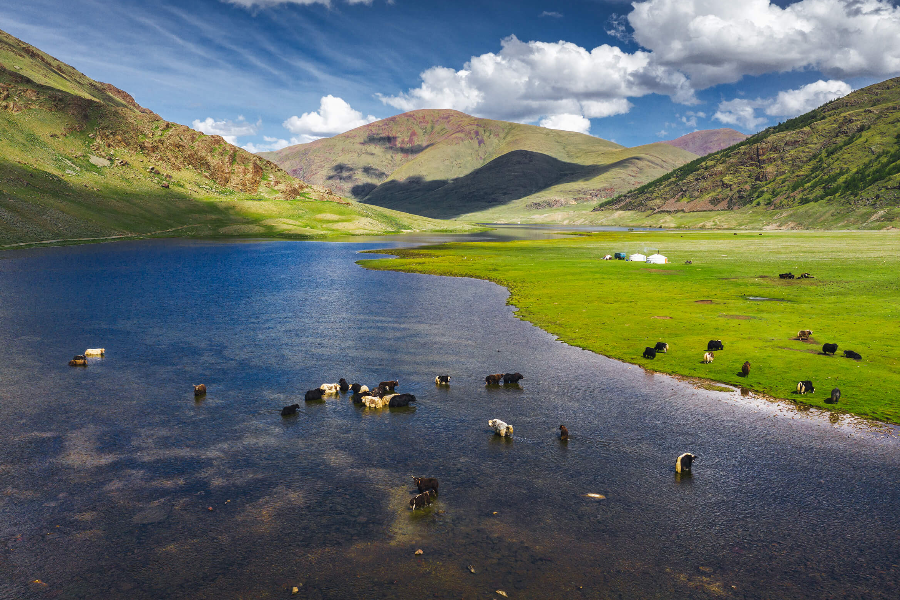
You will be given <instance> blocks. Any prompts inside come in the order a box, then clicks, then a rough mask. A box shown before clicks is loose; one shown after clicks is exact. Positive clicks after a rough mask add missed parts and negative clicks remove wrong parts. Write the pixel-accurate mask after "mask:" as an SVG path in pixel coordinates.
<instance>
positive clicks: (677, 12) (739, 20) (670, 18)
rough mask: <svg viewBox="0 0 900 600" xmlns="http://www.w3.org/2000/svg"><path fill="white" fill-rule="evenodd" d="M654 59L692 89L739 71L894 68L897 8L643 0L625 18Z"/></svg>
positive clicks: (805, 0)
mask: <svg viewBox="0 0 900 600" xmlns="http://www.w3.org/2000/svg"><path fill="white" fill-rule="evenodd" d="M628 22H629V23H630V24H631V26H632V27H633V28H634V38H635V40H636V41H637V42H638V43H640V44H641V45H642V46H643V47H644V48H647V49H649V50H651V51H652V53H653V58H654V61H655V62H656V63H657V64H658V65H660V66H662V67H669V68H673V69H677V70H679V71H681V72H683V73H685V74H686V75H688V76H689V77H690V79H691V82H692V85H693V86H694V89H704V88H707V87H710V86H713V85H717V84H720V83H728V82H734V81H737V80H739V79H740V78H741V77H743V76H744V75H761V74H764V73H770V72H775V71H782V72H783V71H793V70H802V69H810V68H812V69H816V70H819V71H821V72H823V73H825V74H826V75H830V76H839V77H856V76H890V75H895V74H897V73H900V8H898V7H896V6H894V5H893V4H892V3H891V2H890V1H888V0H801V1H800V2H795V3H793V4H790V5H789V6H787V7H786V8H780V7H779V6H777V5H775V4H773V3H771V2H770V1H769V0H741V1H735V0H646V1H644V2H635V3H634V10H633V11H632V12H631V13H630V14H629V15H628Z"/></svg>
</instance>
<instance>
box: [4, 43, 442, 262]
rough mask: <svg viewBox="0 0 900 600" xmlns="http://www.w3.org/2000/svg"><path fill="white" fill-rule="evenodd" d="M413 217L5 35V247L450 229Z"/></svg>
mask: <svg viewBox="0 0 900 600" xmlns="http://www.w3.org/2000/svg"><path fill="white" fill-rule="evenodd" d="M321 215H326V216H325V217H321ZM412 220H413V221H416V223H415V224H413V223H412V221H410V220H404V218H403V217H402V216H401V215H398V214H395V213H389V212H385V211H380V212H379V211H378V210H376V209H374V208H372V207H361V206H359V205H357V204H356V203H352V202H350V201H348V200H345V199H343V198H341V197H339V196H338V195H336V194H334V193H333V192H331V191H330V190H328V189H325V188H319V187H316V186H310V185H307V184H306V183H304V182H303V181H301V180H299V179H296V178H294V177H293V176H291V175H289V174H288V173H286V172H285V171H283V170H282V169H281V168H280V167H278V166H277V165H275V164H274V163H272V162H270V161H268V160H266V159H264V158H262V157H259V156H256V155H253V154H250V153H249V152H246V151H244V150H242V149H240V148H237V147H235V146H232V145H231V144H228V143H227V142H225V140H223V139H222V138H221V137H219V136H206V135H204V134H202V133H199V132H197V131H194V130H193V129H190V128H188V127H185V126H183V125H179V124H177V123H171V122H168V121H165V120H164V119H162V118H160V117H159V116H158V115H156V114H155V113H153V112H152V111H150V110H148V109H146V108H143V107H141V106H139V105H138V103H137V102H135V100H134V99H133V98H132V97H131V96H130V95H129V94H128V93H126V92H124V91H122V90H119V89H117V88H115V87H114V86H112V85H109V84H105V83H100V82H97V81H94V80H92V79H90V78H89V77H87V76H85V75H84V74H82V73H80V72H78V71H77V70H76V69H74V68H72V67H70V66H69V65H66V64H64V63H62V62H60V61H58V60H56V59H55V58H53V57H51V56H49V55H47V54H45V53H43V52H41V51H40V50H38V49H36V48H34V47H33V46H30V45H28V44H26V43H24V42H22V41H20V40H18V39H16V38H15V37H13V36H10V35H8V34H6V33H4V32H0V246H7V247H8V246H10V245H14V244H23V243H34V242H43V241H48V240H72V239H85V238H113V237H120V236H133V235H137V234H141V235H148V234H155V235H159V234H169V235H296V236H312V235H321V234H325V233H329V232H332V233H336V232H341V233H347V232H382V231H391V230H397V229H409V228H418V226H422V227H425V228H441V227H446V225H441V224H435V223H426V222H425V221H424V220H422V219H421V218H418V217H413V218H412Z"/></svg>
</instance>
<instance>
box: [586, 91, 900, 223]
mask: <svg viewBox="0 0 900 600" xmlns="http://www.w3.org/2000/svg"><path fill="white" fill-rule="evenodd" d="M595 210H601V211H603V210H605V211H642V212H645V213H646V212H652V213H653V214H657V215H659V214H675V213H692V212H697V211H742V212H743V213H745V214H746V215H750V214H751V213H752V212H753V211H754V210H755V211H757V214H756V216H755V217H753V218H754V219H756V221H757V223H758V224H761V225H771V226H782V227H804V228H813V227H815V228H826V227H827V228H858V227H863V228H884V227H888V226H896V225H897V224H898V221H900V78H895V79H889V80H887V81H883V82H881V83H878V84H875V85H872V86H869V87H866V88H863V89H860V90H857V91H855V92H853V93H851V94H849V95H847V96H845V97H843V98H839V99H837V100H832V101H831V102H828V103H826V104H824V105H822V106H820V107H819V108H817V109H815V110H813V111H811V112H808V113H806V114H805V115H802V116H799V117H796V118H794V119H790V120H789V121H786V122H784V123H781V124H779V125H778V126H775V127H770V128H768V129H765V130H763V131H761V132H760V133H757V134H756V135H753V136H751V137H749V138H747V139H746V140H744V141H743V142H740V143H738V144H736V145H734V146H730V147H728V148H726V149H724V150H720V151H718V152H715V153H713V154H710V155H708V156H706V157H703V158H699V159H697V160H695V161H693V162H691V163H688V164H686V165H684V166H682V167H680V168H678V169H675V170H674V171H672V172H671V173H668V174H666V175H664V176H662V177H660V178H659V179H657V180H656V181H654V182H651V183H649V184H647V185H645V186H642V187H640V188H637V189H635V190H633V191H631V192H628V193H626V194H623V195H621V196H619V197H618V198H615V199H613V200H611V201H607V202H604V203H601V204H600V205H599V206H598V207H597V208H596V209H595ZM720 222H721V221H720ZM892 224H893V225H892Z"/></svg>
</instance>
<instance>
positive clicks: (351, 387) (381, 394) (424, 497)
mask: <svg viewBox="0 0 900 600" xmlns="http://www.w3.org/2000/svg"><path fill="white" fill-rule="evenodd" d="M784 275H785V274H782V277H783V276H784ZM786 275H790V274H789V273H788V274H786ZM804 275H806V276H807V277H808V276H809V275H808V274H806V273H804ZM801 277H802V275H801ZM790 278H793V275H790ZM810 336H812V330H809V329H803V330H801V331H800V332H799V333H798V334H797V338H796V339H798V340H800V341H804V342H805V341H809V339H810ZM724 349H725V345H724V344H723V343H722V340H709V343H708V344H707V346H706V352H705V353H704V355H703V363H705V364H708V363H711V362H712V361H713V359H714V358H715V356H714V354H713V352H718V351H722V350H724ZM837 350H838V345H837V344H833V343H827V344H824V345H823V346H822V353H823V354H826V355H827V354H831V355H832V356H834V354H835V353H836V352H837ZM668 351H669V344H667V343H666V342H657V343H656V345H655V346H653V347H651V346H647V347H646V348H644V353H643V357H644V358H647V359H655V358H656V356H657V354H660V353H668ZM105 353H106V350H105V349H104V348H88V349H87V350H85V352H84V354H79V355H76V356H75V357H74V358H73V359H72V360H70V361H69V366H72V367H86V366H87V364H88V363H87V357H89V356H91V357H103V356H104V355H105ZM844 356H845V357H846V358H852V359H855V360H861V359H862V356H861V355H860V354H859V353H857V352H854V351H853V350H844ZM749 374H750V362H749V361H745V362H744V364H743V365H741V375H742V376H743V377H746V376H747V375H749ZM522 379H525V377H524V376H523V375H522V374H521V373H495V374H491V375H488V376H486V377H485V378H484V382H485V385H489V386H498V385H500V384H503V385H518V384H519V381H521V380H522ZM434 383H435V385H439V386H447V385H450V376H449V375H438V376H437V377H435V378H434ZM399 385H400V382H399V381H397V380H389V381H382V382H380V383H379V384H378V385H377V386H375V387H374V388H371V389H370V388H369V387H368V386H366V385H362V384H359V383H353V384H350V383H348V382H347V380H346V379H344V378H343V377H342V378H341V379H340V380H339V381H338V383H323V384H322V385H320V386H319V387H318V388H314V389H311V390H308V391H307V392H306V394H305V395H304V401H306V402H315V401H320V400H323V399H324V398H325V397H326V396H335V395H337V394H339V393H346V392H352V395H351V396H350V398H351V400H352V401H353V403H354V404H362V405H364V406H366V407H367V408H385V407H388V408H399V407H405V406H409V404H410V402H415V401H416V397H415V396H414V395H413V394H398V393H395V390H396V388H397V386H399ZM813 392H815V387H813V383H812V381H809V380H804V381H800V382H798V383H797V393H799V394H808V393H813ZM205 395H206V385H205V384H198V385H194V397H195V398H202V397H203V396H205ZM840 398H841V390H840V389H838V388H834V389H833V390H831V395H830V396H829V398H828V399H826V400H825V402H826V403H828V404H833V403H836V402H838V401H839V400H840ZM299 409H300V405H299V404H291V405H289V406H285V407H284V408H282V409H281V416H282V417H290V416H293V415H296V414H297V411H298V410H299ZM488 426H489V427H490V428H491V429H493V430H494V434H495V435H498V436H500V437H512V435H513V426H512V425H511V424H509V423H506V422H504V421H501V420H500V419H491V420H490V421H488ZM559 439H560V441H563V442H565V441H568V439H569V430H568V429H567V428H566V426H565V425H560V426H559ZM696 459H697V457H696V456H695V455H694V454H691V453H690V452H685V453H684V454H681V455H680V456H679V457H678V458H677V459H676V460H675V471H676V472H677V473H690V471H691V466H692V463H693V461H694V460H696ZM413 481H414V483H415V485H416V488H417V489H418V491H419V493H418V494H417V495H415V496H414V497H413V498H412V499H410V501H409V506H410V508H411V509H412V510H416V509H420V508H424V507H426V506H428V505H430V504H432V502H433V501H434V500H435V498H437V494H438V487H439V483H438V480H437V479H436V478H433V477H413Z"/></svg>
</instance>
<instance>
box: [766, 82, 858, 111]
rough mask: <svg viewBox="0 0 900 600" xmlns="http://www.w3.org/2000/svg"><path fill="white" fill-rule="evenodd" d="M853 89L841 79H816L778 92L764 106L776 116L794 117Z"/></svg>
mask: <svg viewBox="0 0 900 600" xmlns="http://www.w3.org/2000/svg"><path fill="white" fill-rule="evenodd" d="M852 91H853V88H851V87H850V86H849V85H848V84H846V83H844V82H843V81H835V80H834V79H832V80H829V81H822V80H819V81H816V82H815V83H810V84H809V85H804V86H803V87H801V88H799V89H796V90H786V91H783V92H778V96H777V97H776V98H775V100H774V101H773V102H772V104H770V105H769V106H767V107H766V114H767V115H771V116H777V117H796V116H797V115H802V114H803V113H806V112H809V111H811V110H812V109H814V108H816V107H819V106H822V105H823V104H825V103H826V102H828V101H829V100H834V99H835V98H841V97H842V96H846V95H847V94H849V93H850V92H852Z"/></svg>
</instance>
